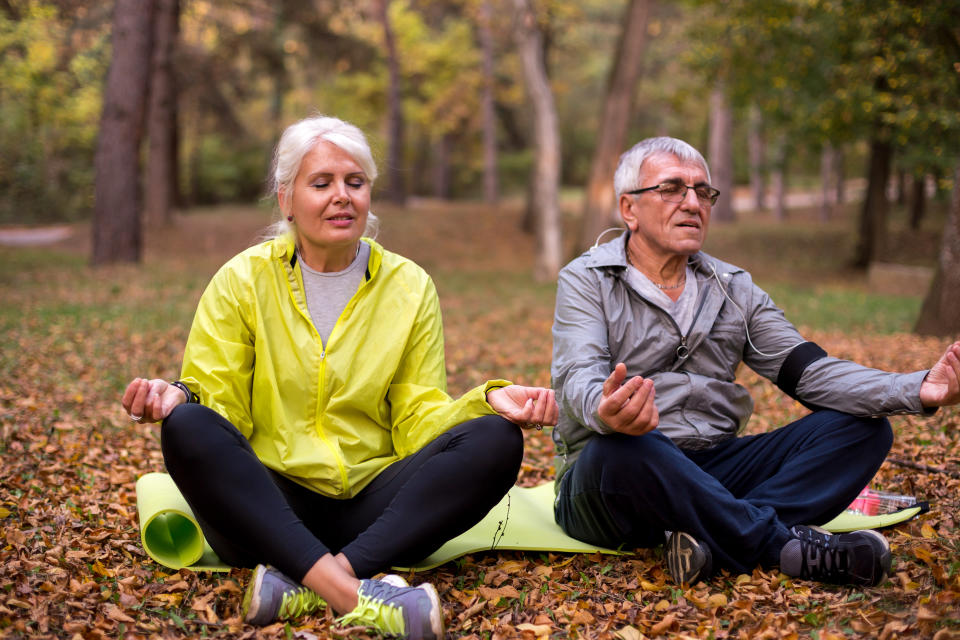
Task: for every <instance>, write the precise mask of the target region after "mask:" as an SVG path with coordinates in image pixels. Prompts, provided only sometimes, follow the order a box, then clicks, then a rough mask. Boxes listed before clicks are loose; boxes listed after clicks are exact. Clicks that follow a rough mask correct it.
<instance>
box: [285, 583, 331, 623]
mask: <svg viewBox="0 0 960 640" xmlns="http://www.w3.org/2000/svg"><path fill="white" fill-rule="evenodd" d="M326 605H327V603H326V602H325V601H324V599H323V598H321V597H320V596H318V595H317V594H316V593H315V592H314V591H313V590H311V589H308V588H306V587H303V588H301V589H297V590H296V591H294V590H291V591H287V592H286V593H284V594H283V598H282V599H281V600H280V608H279V609H278V610H277V619H278V620H286V619H289V618H299V617H300V616H302V615H305V614H308V613H312V612H314V611H316V610H317V609H319V608H321V607H325V606H326Z"/></svg>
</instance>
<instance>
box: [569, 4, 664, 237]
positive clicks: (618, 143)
mask: <svg viewBox="0 0 960 640" xmlns="http://www.w3.org/2000/svg"><path fill="white" fill-rule="evenodd" d="M649 9H650V2H649V0H630V3H629V4H628V5H627V8H626V9H625V13H624V19H623V29H622V30H621V32H620V40H619V42H618V44H617V49H616V51H615V52H614V58H613V65H612V69H611V73H610V77H609V80H608V82H607V96H606V99H605V100H604V103H603V112H602V114H601V117H600V131H599V132H598V134H597V146H596V147H595V148H594V151H593V162H592V164H591V165H590V180H589V181H588V182H587V191H586V195H585V198H584V203H583V219H582V222H581V228H580V241H579V249H580V250H581V251H582V250H586V249H587V248H589V247H590V246H592V245H593V243H594V242H595V241H596V239H597V236H599V235H600V234H601V233H602V232H603V231H604V230H605V229H607V228H608V227H610V226H611V225H613V224H616V221H617V218H618V216H617V203H616V199H615V197H614V190H613V173H614V171H616V168H617V161H618V159H619V157H620V154H621V153H622V152H623V150H624V141H625V139H626V137H627V127H628V125H629V124H630V114H631V112H632V111H633V103H634V95H635V93H636V91H635V90H636V85H637V79H638V78H639V77H640V70H641V68H642V62H643V49H644V46H645V45H646V34H647V16H648V14H649V13H650V11H649Z"/></svg>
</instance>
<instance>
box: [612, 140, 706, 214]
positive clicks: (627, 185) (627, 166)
mask: <svg viewBox="0 0 960 640" xmlns="http://www.w3.org/2000/svg"><path fill="white" fill-rule="evenodd" d="M660 154H669V155H672V156H676V157H677V158H679V159H680V160H681V161H682V162H695V163H697V164H699V165H701V166H702V167H703V170H704V171H706V173H707V182H709V181H710V167H708V166H707V161H706V160H704V159H703V156H702V155H700V152H699V151H697V150H696V149H694V148H693V147H692V146H690V145H689V144H687V143H686V142H684V141H683V140H678V139H677V138H670V137H667V136H660V137H657V138H646V139H644V140H641V141H640V142H638V143H637V144H635V145H633V147H631V148H630V150H628V151H626V152H624V153H623V155H621V156H620V162H619V164H617V171H616V172H615V173H614V174H613V188H614V190H615V191H616V193H617V198H618V199H619V198H620V196H621V195H623V194H624V193H625V192H627V191H633V190H634V189H639V188H640V187H641V186H643V185H641V184H640V169H641V168H642V167H643V163H644V162H645V161H646V160H647V158H649V157H650V156H655V155H660ZM646 186H653V185H646Z"/></svg>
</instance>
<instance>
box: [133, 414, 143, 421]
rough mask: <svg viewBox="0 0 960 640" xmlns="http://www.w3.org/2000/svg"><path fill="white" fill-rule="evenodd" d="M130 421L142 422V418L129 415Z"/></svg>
mask: <svg viewBox="0 0 960 640" xmlns="http://www.w3.org/2000/svg"><path fill="white" fill-rule="evenodd" d="M130 419H131V420H133V421H134V422H140V421H141V420H143V416H135V415H133V414H132V413H131V414H130Z"/></svg>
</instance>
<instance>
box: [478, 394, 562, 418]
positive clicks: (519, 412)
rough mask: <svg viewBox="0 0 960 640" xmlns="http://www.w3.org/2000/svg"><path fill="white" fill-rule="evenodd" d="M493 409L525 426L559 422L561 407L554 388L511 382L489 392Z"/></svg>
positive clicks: (488, 395)
mask: <svg viewBox="0 0 960 640" xmlns="http://www.w3.org/2000/svg"><path fill="white" fill-rule="evenodd" d="M487 402H488V403H489V404H490V406H491V407H493V410H494V411H496V412H497V413H498V414H500V416H501V417H503V418H506V419H507V420H509V421H510V422H513V423H515V424H518V425H520V426H521V427H523V428H529V427H537V428H540V427H542V426H544V425H548V426H549V425H554V424H557V415H558V414H559V412H560V409H559V408H558V407H557V400H556V398H555V397H554V393H553V389H544V388H542V387H522V386H520V385H516V384H511V385H510V386H507V387H499V388H497V389H493V390H491V391H489V392H487Z"/></svg>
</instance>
